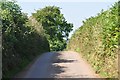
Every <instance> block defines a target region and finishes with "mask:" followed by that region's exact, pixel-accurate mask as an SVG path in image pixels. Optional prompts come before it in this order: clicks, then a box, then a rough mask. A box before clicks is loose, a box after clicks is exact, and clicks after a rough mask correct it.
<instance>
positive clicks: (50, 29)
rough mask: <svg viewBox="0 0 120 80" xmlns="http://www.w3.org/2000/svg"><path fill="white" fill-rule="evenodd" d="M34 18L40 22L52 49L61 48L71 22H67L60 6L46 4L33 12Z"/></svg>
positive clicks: (69, 29)
mask: <svg viewBox="0 0 120 80" xmlns="http://www.w3.org/2000/svg"><path fill="white" fill-rule="evenodd" d="M33 16H34V17H35V19H36V20H37V21H38V22H40V23H42V26H43V28H44V29H45V33H46V34H47V39H48V40H49V43H50V49H51V50H52V51H58V50H63V49H64V48H65V46H66V41H67V40H68V36H69V32H70V31H72V27H73V24H71V23H67V21H66V20H65V18H64V16H63V14H61V12H60V8H59V7H56V6H47V7H45V8H43V9H40V10H37V11H36V13H33Z"/></svg>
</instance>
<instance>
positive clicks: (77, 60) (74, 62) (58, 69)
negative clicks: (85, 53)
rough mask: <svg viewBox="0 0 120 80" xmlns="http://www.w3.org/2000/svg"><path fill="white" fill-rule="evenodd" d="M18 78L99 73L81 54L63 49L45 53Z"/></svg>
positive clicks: (83, 75) (73, 76)
mask: <svg viewBox="0 0 120 80" xmlns="http://www.w3.org/2000/svg"><path fill="white" fill-rule="evenodd" d="M17 78H98V75H97V74H95V72H94V71H93V69H92V68H91V66H90V65H89V64H88V63H87V62H86V61H85V60H84V59H83V58H82V57H81V56H80V54H78V53H76V52H72V51H61V52H48V53H44V54H43V55H41V56H40V57H38V58H37V59H36V61H34V62H33V63H32V64H31V65H30V66H29V67H28V68H27V69H26V70H25V71H24V72H22V73H20V74H19V75H18V76H17Z"/></svg>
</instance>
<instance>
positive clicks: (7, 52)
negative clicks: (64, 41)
mask: <svg viewBox="0 0 120 80" xmlns="http://www.w3.org/2000/svg"><path fill="white" fill-rule="evenodd" d="M0 21H1V22H2V25H1V26H0V27H2V76H3V78H9V77H13V76H14V75H15V74H16V73H17V72H19V71H21V70H22V69H23V68H24V67H25V66H26V65H27V64H28V63H30V62H31V61H32V60H33V59H34V58H35V57H36V56H38V55H40V54H41V53H43V52H48V51H49V43H48V41H47V39H46V36H45V34H44V30H43V29H42V26H41V25H40V24H39V23H37V22H36V21H35V20H34V19H33V18H30V19H28V17H27V16H26V14H25V13H22V12H21V8H20V7H19V5H18V4H17V3H16V2H14V1H6V0H3V1H1V2H0ZM31 21H34V23H32V22H31ZM36 27H37V28H36Z"/></svg>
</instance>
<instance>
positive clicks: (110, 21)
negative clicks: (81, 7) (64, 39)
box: [67, 3, 120, 77]
mask: <svg viewBox="0 0 120 80" xmlns="http://www.w3.org/2000/svg"><path fill="white" fill-rule="evenodd" d="M119 14H120V13H119ZM118 17H120V16H118V3H115V4H114V6H112V7H111V8H110V9H109V10H106V11H103V10H102V12H101V13H99V14H98V15H97V16H95V17H91V18H89V19H87V20H86V21H83V25H82V26H81V27H80V28H79V29H78V30H76V31H75V33H74V34H73V35H72V37H71V39H70V41H69V43H68V46H67V49H68V50H74V51H77V52H79V53H81V54H82V55H83V56H84V57H85V58H86V59H87V60H88V62H89V63H90V64H91V65H92V66H93V67H94V69H95V70H96V73H99V74H100V75H101V76H103V77H117V76H118V38H120V28H119V24H120V23H119V22H118Z"/></svg>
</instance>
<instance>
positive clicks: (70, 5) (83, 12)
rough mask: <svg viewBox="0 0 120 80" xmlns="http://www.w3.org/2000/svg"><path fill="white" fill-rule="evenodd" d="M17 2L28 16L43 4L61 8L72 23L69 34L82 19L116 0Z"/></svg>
mask: <svg viewBox="0 0 120 80" xmlns="http://www.w3.org/2000/svg"><path fill="white" fill-rule="evenodd" d="M17 1H18V4H19V5H20V6H21V8H22V11H23V12H25V13H28V16H30V15H31V13H33V12H35V10H37V9H40V8H44V7H45V6H53V5H54V6H58V7H60V8H61V13H62V14H64V17H65V18H66V20H67V21H68V22H70V23H73V25H74V27H73V31H72V32H71V33H70V36H69V37H71V34H72V33H73V32H74V31H75V30H76V29H78V28H79V27H80V26H81V25H82V21H83V20H85V19H87V18H89V17H91V16H95V15H97V13H99V12H100V11H101V10H102V9H104V10H107V9H109V8H110V7H111V5H112V4H114V3H115V2H116V1H115V0H112V1H111V2H110V1H109V2H106V1H105V2H104V1H101V2H97V1H96V2H95V1H94V0H93V1H91V2H90V1H89V2H87V1H86V0H82V1H76V0H75V1H74V0H70V1H66V2H65V1H59V0H58V1H59V2H58V1H50V0H48V2H47V1H45V0H44V1H36V0H34V1H33V0H32V1H24V0H23V1H21V0H17Z"/></svg>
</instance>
